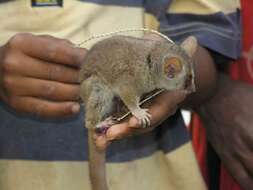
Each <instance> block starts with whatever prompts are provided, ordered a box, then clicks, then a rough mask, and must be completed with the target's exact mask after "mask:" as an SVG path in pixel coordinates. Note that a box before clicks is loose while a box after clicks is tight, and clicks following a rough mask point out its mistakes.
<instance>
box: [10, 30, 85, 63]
mask: <svg viewBox="0 0 253 190" xmlns="http://www.w3.org/2000/svg"><path fill="white" fill-rule="evenodd" d="M10 45H11V46H12V47H13V48H19V49H21V50H22V52H24V53H25V54H27V55H29V56H32V57H35V58H39V59H42V60H45V61H49V62H54V63H59V64H66V65H71V66H77V67H79V66H80V64H81V62H82V60H83V59H84V56H85V53H86V50H85V49H82V48H76V47H75V46H74V44H72V43H71V42H70V41H68V40H63V39H58V38H55V37H52V36H46V35H43V36H35V35H32V34H28V33H23V34H17V35H15V36H14V37H13V38H12V39H11V40H10Z"/></svg>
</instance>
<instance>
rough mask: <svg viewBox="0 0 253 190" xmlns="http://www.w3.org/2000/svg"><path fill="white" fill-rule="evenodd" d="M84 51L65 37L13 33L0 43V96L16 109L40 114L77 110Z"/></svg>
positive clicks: (67, 113) (46, 115)
mask: <svg viewBox="0 0 253 190" xmlns="http://www.w3.org/2000/svg"><path fill="white" fill-rule="evenodd" d="M85 52H86V51H85V50H84V49H81V48H75V47H74V45H73V44H72V43H71V42H69V41H67V40H62V39H57V38H54V37H51V36H46V35H43V36H35V35H32V34H28V33H26V34H16V35H15V36H13V37H12V38H11V39H10V40H9V41H8V42H7V43H6V44H5V45H4V46H2V47H0V69H1V73H0V97H1V100H2V101H4V102H5V103H7V104H8V105H9V106H10V107H12V108H13V109H14V110H15V111H17V112H21V113H29V114H35V115H38V116H41V117H47V118H53V117H64V116H67V115H71V114H74V113H77V112H78V111H79V109H80V106H79V104H78V99H79V84H78V73H79V66H80V64H81V62H82V60H83V58H84V55H85Z"/></svg>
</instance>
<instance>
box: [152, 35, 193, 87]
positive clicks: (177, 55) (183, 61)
mask: <svg viewBox="0 0 253 190" xmlns="http://www.w3.org/2000/svg"><path fill="white" fill-rule="evenodd" d="M197 46H198V44H197V40H196V38H195V37H193V36H190V37H188V38H187V39H185V40H184V41H183V42H182V43H181V44H180V45H177V44H172V43H169V42H165V41H163V42H161V43H160V47H159V44H157V45H156V47H155V48H154V49H153V50H154V51H153V52H151V55H150V56H151V59H152V57H153V60H154V62H155V63H158V64H155V65H156V74H157V75H158V77H159V78H160V79H161V82H162V86H163V88H165V89H167V90H174V89H185V90H187V91H188V92H192V91H194V90H195V85H194V68H193V66H194V65H193V59H192V58H193V55H194V54H195V52H196V50H197ZM152 54H153V55H152ZM154 54H156V55H154ZM158 54H160V55H159V56H158ZM154 57H155V58H154ZM155 59H156V60H155Z"/></svg>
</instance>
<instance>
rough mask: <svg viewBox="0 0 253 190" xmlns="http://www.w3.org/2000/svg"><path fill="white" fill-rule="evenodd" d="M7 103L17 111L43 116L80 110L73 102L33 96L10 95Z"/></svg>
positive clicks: (69, 113) (67, 113) (62, 115)
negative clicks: (54, 100) (51, 100)
mask: <svg viewBox="0 0 253 190" xmlns="http://www.w3.org/2000/svg"><path fill="white" fill-rule="evenodd" d="M9 104H10V105H11V106H12V107H13V108H14V109H15V110H16V111H18V112H21V113H30V114H33V115H36V116H39V117H45V118H55V117H66V116H69V115H72V114H76V113H78V112H79V110H80V105H79V104H77V103H75V102H50V101H47V100H42V99H37V98H33V97H12V98H11V99H10V100H9Z"/></svg>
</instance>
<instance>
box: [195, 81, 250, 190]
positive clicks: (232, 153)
mask: <svg viewBox="0 0 253 190" xmlns="http://www.w3.org/2000/svg"><path fill="white" fill-rule="evenodd" d="M218 84H219V86H218V92H217V94H216V95H215V96H214V97H213V98H212V99H211V100H210V101H208V102H206V103H205V104H203V105H202V106H201V108H200V109H198V110H197V111H198V113H199V114H200V115H201V117H202V119H203V120H204V123H205V127H206V130H207V137H208V139H209V141H210V142H211V144H212V145H213V147H214V149H215V151H216V152H217V153H218V155H219V157H220V159H221V161H222V163H223V164H224V165H225V167H226V168H227V170H228V171H229V172H230V174H231V175H232V176H233V177H234V178H235V179H236V181H237V182H238V183H239V184H240V185H241V186H242V187H243V189H245V190H249V189H253V113H252V110H253V86H252V85H248V84H246V83H243V82H239V81H231V80H230V79H229V78H228V77H226V76H220V78H219V82H218Z"/></svg>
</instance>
